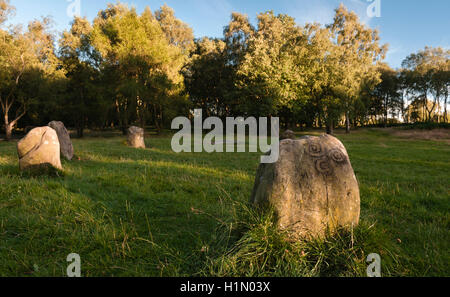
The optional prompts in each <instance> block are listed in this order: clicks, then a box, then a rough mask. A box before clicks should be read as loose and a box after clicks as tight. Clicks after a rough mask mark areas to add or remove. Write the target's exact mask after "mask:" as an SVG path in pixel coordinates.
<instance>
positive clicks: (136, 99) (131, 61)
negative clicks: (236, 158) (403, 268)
mask: <svg viewBox="0 0 450 297" xmlns="http://www.w3.org/2000/svg"><path fill="white" fill-rule="evenodd" d="M13 12H14V8H13V7H12V6H11V5H10V4H9V2H8V0H0V102H1V112H2V113H1V114H2V120H3V121H2V122H3V126H4V128H5V134H6V138H7V139H9V138H10V137H11V134H12V131H13V130H14V129H16V128H26V127H27V126H39V125H43V124H46V123H47V122H49V121H51V120H62V121H64V122H65V124H66V125H67V126H69V127H73V128H76V130H77V133H78V136H80V137H81V136H83V131H84V130H85V129H86V128H90V129H105V128H120V129H122V130H123V131H125V130H126V128H128V126H130V125H132V124H135V125H139V126H141V127H145V126H148V125H151V126H154V127H155V128H156V129H157V130H158V131H160V130H162V129H163V128H165V127H170V123H171V121H172V119H173V118H175V117H178V116H189V115H190V114H191V111H192V110H193V109H194V108H201V109H203V112H204V114H205V115H208V116H218V117H221V118H225V117H229V116H232V117H237V116H244V117H246V116H255V117H262V116H264V117H271V116H278V117H280V120H281V123H282V125H283V126H284V127H286V128H291V127H326V128H327V130H328V132H332V131H333V129H334V128H335V127H337V126H345V127H346V128H347V130H350V128H351V127H352V126H353V127H357V126H364V125H373V124H388V123H390V122H393V121H399V120H400V119H402V120H403V121H404V122H431V121H434V122H448V115H447V105H448V104H447V99H448V91H449V81H450V78H449V68H450V62H449V56H450V51H449V50H444V49H441V48H425V49H424V50H423V51H420V52H419V53H416V54H412V55H410V56H409V57H407V58H406V59H405V61H404V63H403V69H401V70H399V71H395V70H393V69H391V68H389V67H388V66H387V65H386V64H384V63H383V59H384V58H385V55H386V53H387V45H381V44H380V42H379V41H380V38H379V34H378V32H377V31H376V30H372V29H370V28H368V27H366V26H365V25H363V24H362V23H361V22H360V21H359V19H358V17H357V15H356V14H354V13H352V12H349V11H347V9H346V8H345V7H344V6H340V7H339V8H338V9H336V15H335V18H334V22H333V23H332V24H328V25H326V26H323V25H320V24H305V25H304V26H298V25H297V24H296V23H295V20H294V19H293V18H291V17H290V16H288V15H275V14H274V13H273V12H266V13H261V14H259V15H258V18H257V24H256V26H254V25H253V24H251V23H250V21H249V19H248V17H247V16H245V15H243V14H239V13H233V14H232V17H231V21H230V23H229V24H228V25H227V26H226V27H225V28H224V36H223V38H216V39H210V38H206V37H205V38H201V39H194V35H193V31H192V29H191V28H190V27H189V26H188V25H187V24H185V23H184V22H182V21H181V20H179V19H177V18H176V17H175V14H174V11H173V10H172V9H171V8H169V7H167V6H163V7H161V8H160V9H159V10H157V11H155V12H152V11H150V9H149V8H147V9H145V10H144V12H142V13H141V14H139V13H137V12H136V10H135V9H134V8H130V7H128V6H127V5H125V4H121V3H117V4H109V5H108V7H107V8H106V9H104V10H101V11H99V12H98V15H97V17H96V18H95V19H94V20H93V22H89V21H88V20H87V19H83V18H75V19H74V21H73V23H72V26H71V29H70V30H68V31H65V32H63V33H62V34H61V35H60V36H56V35H55V34H53V33H52V31H51V20H49V19H42V20H35V21H33V22H31V23H30V24H29V25H28V27H27V28H25V29H24V28H22V27H21V26H9V27H7V26H6V25H5V22H6V20H7V19H8V17H9V16H10V15H11V14H12V13H13Z"/></svg>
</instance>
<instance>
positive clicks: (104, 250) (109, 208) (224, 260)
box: [0, 129, 450, 276]
mask: <svg viewBox="0 0 450 297" xmlns="http://www.w3.org/2000/svg"><path fill="white" fill-rule="evenodd" d="M308 134H318V132H312V133H308ZM299 135H300V133H299ZM337 137H338V138H339V139H340V140H342V141H343V143H344V144H345V146H346V147H347V150H348V152H349V155H350V159H351V162H352V165H353V168H354V170H355V173H356V175H357V178H358V180H359V183H360V189H361V211H362V212H361V224H360V226H359V227H357V228H356V229H355V230H350V231H346V230H342V231H340V232H339V233H337V234H333V235H329V236H328V237H327V238H326V239H323V240H317V241H313V242H299V243H295V244H290V243H288V242H286V241H285V240H284V235H283V234H282V233H280V232H279V231H278V230H277V229H276V228H275V226H274V218H273V217H274V216H273V214H272V213H271V212H270V211H267V212H265V213H260V212H258V211H256V210H253V209H252V208H251V207H249V205H248V204H247V203H248V200H249V198H250V194H251V191H252V188H253V183H254V176H255V173H256V169H257V167H258V164H259V156H260V155H259V154H250V153H239V154H207V153H200V154H195V153H181V154H176V153H174V152H172V150H171V148H170V142H171V137H170V135H166V136H149V137H147V140H146V141H147V146H148V148H147V149H145V150H136V149H132V148H128V147H127V146H126V145H125V137H123V136H121V135H119V134H116V135H110V137H102V136H101V135H100V136H99V135H91V136H89V135H88V137H86V138H85V139H74V140H73V142H74V147H75V153H76V157H75V158H74V160H73V161H71V162H67V161H63V167H64V173H63V174H62V175H59V176H33V175H29V174H26V173H21V172H20V171H19V169H18V160H17V156H16V148H15V145H16V144H15V143H14V142H4V141H1V142H0V276H65V275H66V268H67V265H68V264H69V263H68V262H67V261H66V257H67V255H69V254H70V253H78V254H79V255H80V256H81V269H82V276H365V275H366V268H367V263H365V260H366V257H367V255H368V254H370V253H378V254H380V255H381V258H382V274H383V276H449V275H450V267H449V263H450V246H449V242H450V232H449V230H450V216H449V207H450V203H449V202H450V192H449V191H450V178H449V173H450V146H449V143H448V142H444V141H435V140H420V139H415V138H411V137H400V136H398V135H395V134H394V133H390V131H389V130H381V129H362V130H359V131H355V132H353V133H352V134H350V135H345V134H339V135H337Z"/></svg>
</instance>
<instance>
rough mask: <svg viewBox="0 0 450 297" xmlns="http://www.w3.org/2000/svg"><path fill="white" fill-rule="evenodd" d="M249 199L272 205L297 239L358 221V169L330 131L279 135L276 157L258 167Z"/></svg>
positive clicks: (320, 233)
mask: <svg viewBox="0 0 450 297" xmlns="http://www.w3.org/2000/svg"><path fill="white" fill-rule="evenodd" d="M251 202H252V203H253V204H255V205H271V206H272V207H273V208H274V209H275V211H276V213H277V215H278V224H279V227H280V228H281V229H283V230H286V231H288V233H289V234H290V235H291V237H293V238H294V239H299V238H310V237H323V235H325V234H326V231H327V230H330V231H333V230H335V229H336V228H337V227H352V226H356V225H357V224H358V223H359V216H360V195H359V186H358V182H357V180H356V176H355V173H354V171H353V168H352V165H351V163H350V160H349V157H348V154H347V151H346V149H345V147H344V145H343V144H342V143H341V142H340V141H339V140H338V139H336V138H334V137H332V136H329V135H323V136H321V137H309V136H307V137H302V138H300V139H298V140H283V141H281V143H280V158H279V160H278V162H277V163H274V164H261V165H260V167H259V169H258V172H257V175H256V181H255V187H254V189H253V193H252V197H251Z"/></svg>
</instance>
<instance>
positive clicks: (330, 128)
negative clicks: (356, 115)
mask: <svg viewBox="0 0 450 297" xmlns="http://www.w3.org/2000/svg"><path fill="white" fill-rule="evenodd" d="M327 134H329V135H333V134H334V121H333V120H328V121H327Z"/></svg>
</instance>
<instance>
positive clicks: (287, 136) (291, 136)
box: [280, 130, 296, 140]
mask: <svg viewBox="0 0 450 297" xmlns="http://www.w3.org/2000/svg"><path fill="white" fill-rule="evenodd" d="M285 139H292V140H295V139H296V137H295V133H294V131H291V130H286V131H284V133H283V134H281V137H280V140H285Z"/></svg>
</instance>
